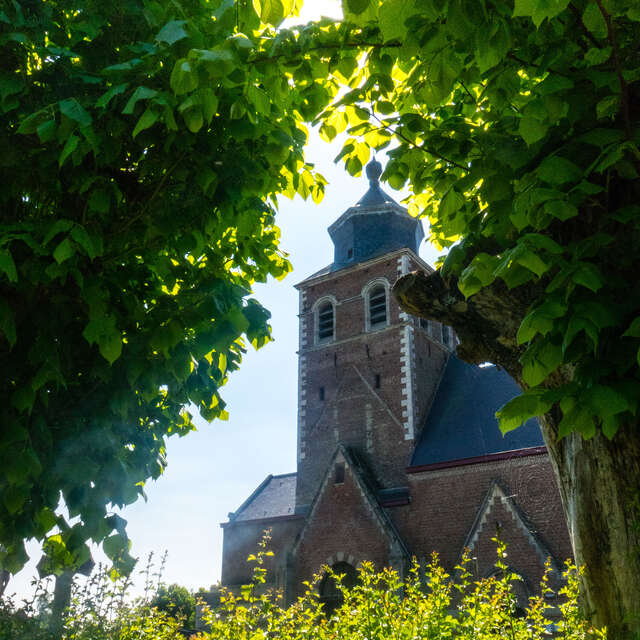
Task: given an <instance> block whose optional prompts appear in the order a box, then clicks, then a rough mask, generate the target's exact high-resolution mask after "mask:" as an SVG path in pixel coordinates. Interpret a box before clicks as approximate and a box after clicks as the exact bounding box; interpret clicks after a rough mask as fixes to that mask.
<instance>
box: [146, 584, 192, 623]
mask: <svg viewBox="0 0 640 640" xmlns="http://www.w3.org/2000/svg"><path fill="white" fill-rule="evenodd" d="M151 606H152V607H155V608H156V609H158V611H164V612H165V613H167V614H168V615H170V616H171V617H173V618H180V619H181V620H184V621H185V626H186V627H189V628H193V624H194V616H195V612H196V599H195V596H194V595H193V594H192V593H191V592H190V591H189V590H188V589H186V588H185V587H182V586H180V585H179V584H170V585H169V586H167V585H164V584H163V585H160V588H159V589H158V592H157V593H156V595H155V596H154V597H153V598H152V599H151Z"/></svg>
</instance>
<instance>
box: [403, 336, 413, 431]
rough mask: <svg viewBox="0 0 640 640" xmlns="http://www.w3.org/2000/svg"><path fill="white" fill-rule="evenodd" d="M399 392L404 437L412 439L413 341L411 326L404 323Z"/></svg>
mask: <svg viewBox="0 0 640 640" xmlns="http://www.w3.org/2000/svg"><path fill="white" fill-rule="evenodd" d="M400 336H401V337H400V374H401V378H400V389H401V391H400V393H401V395H402V400H401V401H400V405H401V406H402V417H403V419H404V423H403V428H404V439H405V440H413V439H414V437H415V403H414V401H413V394H414V383H415V381H414V362H415V343H414V340H413V327H412V326H411V325H405V326H404V330H403V332H402V333H401V334H400Z"/></svg>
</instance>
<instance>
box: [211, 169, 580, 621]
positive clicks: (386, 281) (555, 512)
mask: <svg viewBox="0 0 640 640" xmlns="http://www.w3.org/2000/svg"><path fill="white" fill-rule="evenodd" d="M381 172H382V167H381V166H380V164H379V163H378V162H376V161H375V160H374V161H373V162H371V163H369V165H368V166H367V177H368V179H369V189H368V191H367V192H366V193H365V194H364V196H363V197H362V198H361V199H360V200H359V201H358V202H357V203H356V204H355V205H354V206H352V207H350V208H349V209H347V211H345V212H344V213H343V214H342V215H341V216H340V217H339V218H338V219H337V220H336V221H335V222H334V223H333V224H332V225H331V226H330V227H329V234H330V236H331V239H332V241H333V244H334V257H333V262H332V263H331V264H330V265H329V266H327V267H325V268H324V269H322V270H320V271H318V272H317V273H315V274H313V275H312V276H310V277H309V278H307V279H306V280H303V281H302V282H301V283H300V284H298V285H297V288H298V291H299V296H300V300H299V321H300V344H299V351H298V358H299V374H298V425H297V472H296V473H286V474H282V475H269V476H267V478H265V480H264V481H263V482H262V483H261V484H260V485H259V486H258V487H257V488H256V490H255V491H254V492H253V493H252V494H251V495H250V496H249V497H248V498H247V500H245V502H244V503H243V504H242V505H240V507H239V508H238V509H237V510H236V511H235V512H234V513H230V514H229V521H228V522H225V523H223V524H222V526H223V528H224V547H223V561H222V583H223V584H224V585H227V586H228V587H230V588H239V586H240V585H242V584H245V583H246V582H248V581H249V580H250V579H251V575H250V568H249V566H248V565H247V563H246V558H247V557H248V556H249V555H250V554H252V553H255V550H256V548H257V545H258V542H259V541H260V539H261V537H262V535H263V534H264V531H265V530H269V531H270V532H271V542H270V546H271V549H272V550H273V552H274V555H273V556H272V557H270V558H269V559H268V562H267V563H266V565H265V568H266V569H267V584H266V586H269V587H275V588H277V589H282V590H283V592H284V596H285V601H286V602H292V601H293V600H294V599H295V598H296V597H297V596H298V595H300V594H301V591H302V590H304V588H306V587H304V586H303V583H304V581H306V580H311V579H312V576H313V575H314V574H315V573H317V572H318V571H319V570H320V569H321V568H322V567H323V566H324V565H328V566H330V567H333V568H334V569H335V570H336V571H338V572H339V573H344V574H345V575H346V576H347V577H348V578H349V579H355V575H356V570H357V567H358V566H359V565H360V564H361V563H362V562H364V561H365V560H366V561H370V562H372V563H373V564H374V566H376V567H377V568H382V567H385V566H391V567H393V568H395V569H397V570H398V571H399V572H400V574H401V575H402V574H403V573H404V571H405V569H406V568H407V566H408V564H409V562H410V558H411V556H416V557H418V558H420V559H421V561H425V559H426V558H428V557H429V556H430V554H431V552H432V551H434V550H435V551H437V552H438V553H439V554H440V558H441V561H442V563H443V566H444V567H445V568H446V569H447V571H453V570H454V568H455V566H456V564H457V563H458V562H459V560H460V557H461V554H462V552H463V549H465V548H470V549H471V550H472V552H473V554H474V555H475V556H476V557H477V567H476V569H477V571H478V575H490V572H491V571H493V568H494V567H493V562H494V558H495V543H494V542H493V541H492V538H493V536H494V535H495V530H496V527H499V528H500V531H501V535H502V537H503V540H505V541H507V542H508V543H509V544H510V556H509V558H510V566H511V568H512V569H513V570H514V571H515V572H516V573H517V574H518V575H520V576H521V577H522V578H523V582H522V585H523V589H524V591H523V593H522V594H521V595H522V601H523V602H526V598H527V595H529V594H530V593H532V592H533V589H534V588H535V585H536V584H539V581H540V578H541V576H542V575H543V573H544V571H545V561H546V559H547V558H548V557H550V558H551V559H552V562H551V567H552V569H553V575H554V576H556V577H557V576H558V575H559V573H560V566H561V562H560V560H559V559H562V558H566V557H568V556H569V555H570V553H571V550H570V545H569V537H568V532H567V529H566V525H565V523H564V520H563V516H562V505H561V502H560V499H559V494H558V491H557V488H556V485H555V481H554V478H553V469H552V466H551V464H550V461H549V457H548V454H547V452H546V448H545V447H544V443H543V441H542V437H541V433H540V428H539V426H538V424H537V423H536V422H535V421H534V420H530V421H529V422H528V423H527V424H525V425H523V426H522V427H520V428H519V429H516V430H514V431H512V432H509V433H508V434H506V435H505V436H503V435H502V434H501V433H500V430H499V429H498V425H497V421H496V418H495V413H496V410H497V409H499V408H500V407H501V406H502V405H504V404H505V403H506V402H508V401H509V400H510V399H511V398H513V397H514V396H515V395H516V394H517V393H518V392H519V390H518V388H517V386H516V384H515V382H514V381H513V380H511V378H509V376H508V375H507V374H506V373H505V372H504V371H501V370H499V369H498V368H497V367H494V366H492V365H484V366H475V365H472V364H468V363H465V362H463V361H462V360H460V359H459V358H457V357H456V356H455V354H454V353H453V352H454V347H455V336H454V334H453V333H452V332H451V331H450V330H449V329H448V328H447V327H443V326H441V325H439V324H437V323H431V322H427V321H424V320H418V319H417V318H414V317H412V316H410V315H408V314H407V313H404V312H403V311H402V310H401V309H400V308H399V307H398V305H397V304H396V302H395V300H394V298H393V296H392V295H391V288H392V286H393V284H394V282H395V281H396V280H397V278H398V277H399V276H401V275H403V274H406V273H408V272H410V271H414V270H423V271H425V272H427V273H429V272H431V271H432V269H431V267H430V266H429V265H427V264H426V263H425V262H423V261H422V260H421V259H420V257H419V256H418V248H419V245H420V242H421V241H422V239H423V235H424V234H423V230H422V226H421V223H420V221H419V220H416V219H415V218H412V217H411V216H410V215H409V214H408V213H407V211H406V210H405V209H404V208H403V207H401V206H400V205H399V204H398V203H397V202H395V201H394V200H393V199H392V198H391V197H390V196H389V195H387V194H386V193H385V192H384V191H383V190H382V189H381V188H380V184H379V178H380V175H381ZM554 580H555V578H554ZM332 585H333V583H332V582H331V580H330V579H329V578H327V577H326V576H325V578H323V579H322V580H321V581H320V582H319V583H318V585H317V588H318V595H319V596H320V598H321V601H322V602H323V603H324V604H325V605H326V606H327V608H330V607H331V606H332V603H333V604H335V603H336V602H337V601H336V598H337V597H338V596H339V594H338V593H337V592H336V589H335V587H334V586H332Z"/></svg>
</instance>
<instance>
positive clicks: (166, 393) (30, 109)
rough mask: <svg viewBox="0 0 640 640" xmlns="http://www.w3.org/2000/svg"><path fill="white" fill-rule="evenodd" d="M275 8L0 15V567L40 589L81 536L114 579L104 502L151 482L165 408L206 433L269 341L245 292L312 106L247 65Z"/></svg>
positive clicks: (23, 9)
mask: <svg viewBox="0 0 640 640" xmlns="http://www.w3.org/2000/svg"><path fill="white" fill-rule="evenodd" d="M289 5H290V6H288V7H287V11H286V12H285V11H284V9H283V10H282V11H279V10H278V7H275V6H274V7H272V8H271V9H270V8H269V7H268V6H266V5H265V7H263V9H262V12H261V15H262V18H263V22H261V20H260V18H259V17H258V15H257V14H256V12H255V11H254V9H253V7H252V6H251V5H250V4H248V3H246V2H238V3H237V4H236V3H234V2H233V1H232V0H214V1H207V0H181V2H176V1H173V2H158V1H155V0H122V1H121V2H104V1H102V0H100V1H98V0H51V1H47V2H41V0H16V1H12V2H9V3H3V4H2V6H1V7H0V47H1V51H2V56H1V57H0V128H1V131H2V135H0V158H1V160H0V172H1V174H0V175H1V178H0V182H1V183H2V185H3V188H2V190H1V193H0V206H1V208H2V224H1V227H0V370H2V371H3V374H4V383H3V384H2V387H1V388H0V422H1V424H2V431H1V435H0V470H1V471H0V495H1V499H0V568H2V569H6V570H8V571H10V572H16V571H18V570H19V569H20V568H21V567H22V566H23V564H24V562H25V561H26V559H27V556H26V553H25V549H24V541H25V540H26V539H29V538H36V539H38V540H40V541H42V544H43V549H44V552H45V554H44V556H43V560H42V561H41V563H40V565H39V568H40V570H41V572H42V573H50V572H54V571H55V572H60V571H62V570H66V569H69V570H73V569H74V568H75V567H78V566H80V565H82V564H83V563H85V562H86V561H87V560H88V558H89V549H88V546H87V541H88V540H93V541H95V542H98V543H100V542H101V543H102V544H103V548H104V550H105V551H106V553H107V554H108V555H109V556H110V557H111V558H112V560H113V561H114V563H115V566H116V569H117V570H120V571H127V570H129V569H130V568H131V566H132V564H133V559H132V558H131V557H130V556H129V553H128V551H129V541H128V539H127V536H126V530H125V525H126V522H125V521H124V520H123V519H122V518H121V517H119V516H118V515H116V514H114V513H112V508H113V506H119V507H122V506H124V505H127V504H129V503H131V502H133V501H135V500H136V499H137V498H138V497H139V496H141V495H143V487H144V483H145V481H146V480H147V479H149V478H157V477H158V476H159V475H160V474H161V473H162V471H163V469H164V468H165V464H166V462H165V439H166V437H167V436H170V435H175V434H177V435H180V436H182V435H184V434H187V433H189V432H190V431H191V430H193V429H194V426H193V423H192V420H191V415H190V413H189V411H188V410H187V409H186V408H185V407H187V406H188V405H189V404H193V405H195V406H196V407H197V409H198V410H199V412H200V414H201V415H202V416H204V417H205V418H207V419H209V420H212V419H214V418H220V419H224V418H225V416H226V413H225V410H224V402H223V401H222V399H221V397H220V393H219V390H220V387H222V385H223V384H224V383H225V382H226V380H227V376H228V375H229V373H230V372H232V371H234V370H235V369H237V367H238V365H239V364H240V361H241V357H242V353H243V352H244V350H245V347H246V344H247V343H251V344H252V345H253V346H254V347H256V348H257V347H260V346H262V345H264V344H265V343H266V342H268V341H269V339H270V328H269V325H268V318H269V314H268V312H267V311H266V310H265V309H264V308H263V307H262V306H261V305H260V304H259V303H258V302H257V301H256V300H254V299H252V298H251V297H250V294H251V285H252V283H254V282H256V281H263V280H265V279H266V278H267V277H268V276H274V277H276V278H280V277H283V276H284V275H285V274H286V273H287V272H288V271H289V270H290V265H289V263H288V262H287V260H286V257H285V256H284V255H283V254H282V253H281V252H280V251H279V250H278V237H279V230H278V228H277V227H276V226H275V224H274V213H275V206H276V200H275V198H276V195H277V194H279V193H283V192H284V193H286V194H287V195H289V196H291V197H292V196H293V195H294V194H295V193H296V192H297V193H299V194H301V195H303V196H304V197H307V196H308V195H309V194H311V195H312V196H313V198H314V199H315V200H318V199H320V198H321V197H322V194H323V187H324V180H323V178H322V177H321V176H320V175H317V174H314V172H313V171H312V167H310V166H308V165H305V164H304V160H303V155H302V149H303V145H304V143H305V142H306V139H307V134H306V130H305V129H304V127H303V126H302V125H301V124H300V122H301V120H302V118H301V116H300V113H301V112H304V113H305V114H307V115H309V116H311V117H313V116H314V115H316V114H317V110H316V111H314V110H313V107H312V106H311V107H310V106H309V103H308V100H307V97H308V96H307V93H306V92H305V90H304V89H302V88H301V90H300V91H298V92H292V91H291V90H290V85H289V76H290V74H288V73H287V72H286V70H282V69H281V68H280V67H279V65H278V64H274V63H271V62H269V61H267V60H266V59H264V57H263V58H262V59H260V56H259V55H257V54H256V53H255V52H259V51H260V50H261V49H262V47H263V42H264V41H267V40H270V39H271V38H272V36H273V33H274V31H273V27H271V26H269V25H268V24H267V22H269V21H271V22H274V23H277V22H279V21H281V20H282V18H283V17H284V15H285V13H289V12H291V11H293V10H295V6H294V3H293V2H290V3H289ZM250 54H253V55H254V57H256V58H257V61H256V62H252V61H251V60H249V57H250ZM322 91H324V92H326V95H327V97H328V98H329V97H330V95H332V94H330V92H329V90H328V89H326V88H323V89H322ZM325 102H326V101H325ZM63 507H65V508H66V509H67V510H68V516H67V515H66V513H65V511H64V510H63Z"/></svg>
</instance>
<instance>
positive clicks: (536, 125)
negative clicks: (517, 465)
mask: <svg viewBox="0 0 640 640" xmlns="http://www.w3.org/2000/svg"><path fill="white" fill-rule="evenodd" d="M343 8H344V10H345V20H346V22H347V25H348V26H345V27H344V28H345V32H348V34H349V38H350V40H351V41H352V43H353V44H354V46H355V44H356V43H358V42H360V43H361V44H362V46H363V47H364V49H365V51H366V55H364V56H361V57H359V58H358V64H355V65H353V66H352V70H351V72H350V74H349V77H348V84H349V87H350V88H351V90H350V91H348V92H345V93H344V94H343V95H342V97H341V99H340V100H338V101H337V102H336V103H335V104H333V105H332V106H331V107H330V108H328V109H326V110H325V112H324V113H323V114H322V116H321V118H320V119H319V122H320V123H321V129H320V131H321V133H322V134H323V135H324V136H325V137H326V138H327V139H332V138H334V137H335V136H336V135H337V134H338V133H341V132H343V131H346V132H347V134H349V137H348V138H347V140H346V142H345V144H344V146H343V148H342V151H341V153H340V155H339V156H338V158H339V159H342V160H343V161H344V162H345V164H346V168H347V169H348V170H349V171H350V172H351V173H352V174H358V173H359V172H360V170H361V168H362V165H363V164H364V162H365V161H366V159H367V158H368V157H369V150H370V149H374V150H375V149H383V148H385V147H386V148H389V149H390V151H389V156H390V161H389V163H388V164H387V166H386V170H385V172H384V175H383V179H384V178H386V179H387V180H388V181H389V183H390V184H391V185H392V186H393V187H395V188H400V187H402V186H403V185H405V184H407V183H408V186H409V187H410V189H411V190H412V196H411V198H410V211H411V212H412V213H414V214H416V215H423V216H426V217H428V219H429V222H430V225H431V239H432V241H434V242H435V243H436V244H437V245H439V246H440V247H450V250H449V252H448V255H447V258H446V260H445V261H444V264H443V265H442V271H443V274H445V275H447V276H455V277H457V281H458V286H459V288H460V290H461V291H462V293H463V294H464V295H465V296H467V297H471V296H473V295H474V294H475V293H477V292H478V291H480V290H481V289H483V288H486V287H489V286H491V285H492V283H494V282H496V281H500V282H502V283H504V285H506V287H508V288H509V289H516V288H520V290H526V291H527V292H530V296H531V298H527V297H525V296H523V299H527V300H529V299H531V300H532V302H531V303H530V306H529V308H528V313H526V316H525V317H524V319H523V320H522V323H521V325H520V328H519V331H518V335H517V342H518V345H520V347H519V353H518V354H517V355H519V356H520V364H521V370H522V376H521V378H522V381H523V382H524V384H525V385H526V386H527V387H528V390H527V391H526V393H525V394H524V395H523V396H521V397H519V398H517V399H516V400H514V401H512V402H510V403H508V404H507V405H506V406H505V407H504V408H503V409H502V410H501V411H500V412H499V418H500V424H501V428H502V430H503V431H509V430H511V429H514V428H516V427H517V426H519V425H520V424H521V423H522V422H524V421H525V420H527V419H528V418H530V417H532V416H535V415H541V414H543V413H546V412H549V411H550V410H552V408H555V410H557V409H558V408H559V409H560V410H561V412H562V413H561V415H562V420H561V422H560V425H559V436H560V437H563V436H565V435H567V434H569V433H571V432H579V433H581V434H582V436H583V437H584V438H591V437H592V436H593V435H594V434H595V433H596V431H597V430H601V431H602V433H604V435H605V436H606V437H608V438H612V437H613V436H614V435H615V433H616V432H617V431H618V429H619V428H620V425H623V424H625V423H630V422H633V421H634V420H635V416H637V412H638V401H639V399H640V369H639V367H640V288H639V287H640V285H639V282H638V278H637V273H638V272H639V270H640V256H639V255H638V246H639V243H640V206H639V205H638V202H639V201H640V181H639V180H638V171H639V170H640V150H639V148H638V144H639V143H640V127H639V120H640V118H639V112H638V107H637V105H638V104H639V103H640V102H639V101H640V83H639V80H640V64H639V62H638V49H637V46H638V42H639V41H640V11H639V10H638V3H637V2H635V1H634V0H575V1H573V2H569V0H558V1H554V2H547V1H546V0H515V2H514V1H513V0H483V1H479V2H465V1H464V0H433V1H432V2H428V3H424V2H419V1H417V0H415V1H414V0H383V1H382V2H380V3H378V2H377V0H344V1H343ZM352 56H353V53H352V51H346V52H345V53H344V54H343V60H345V59H347V60H348V59H351V57H352ZM392 142H393V143H394V144H396V143H397V146H395V147H394V148H392ZM550 386H554V387H555V388H554V389H553V390H550V389H549V387H550Z"/></svg>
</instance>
